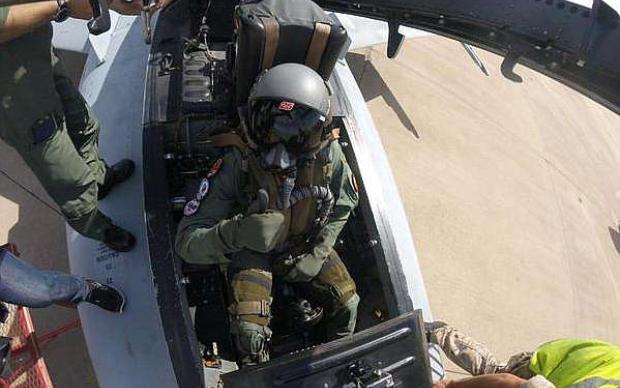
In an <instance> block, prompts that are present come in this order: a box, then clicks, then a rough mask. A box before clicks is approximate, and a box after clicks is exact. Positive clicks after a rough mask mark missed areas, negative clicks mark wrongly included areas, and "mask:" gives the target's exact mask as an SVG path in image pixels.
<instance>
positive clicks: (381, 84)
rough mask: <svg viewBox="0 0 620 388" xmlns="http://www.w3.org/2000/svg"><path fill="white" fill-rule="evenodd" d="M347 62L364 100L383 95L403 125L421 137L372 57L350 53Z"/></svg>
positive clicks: (417, 136) (414, 134)
mask: <svg viewBox="0 0 620 388" xmlns="http://www.w3.org/2000/svg"><path fill="white" fill-rule="evenodd" d="M347 63H348V64H349V67H350V69H351V73H353V77H354V78H355V81H356V82H357V84H358V85H359V88H360V91H361V92H362V95H363V96H364V101H366V102H368V101H370V100H372V99H373V98H375V97H379V96H381V97H383V100H384V101H385V103H386V104H388V106H389V107H390V108H391V109H392V110H393V111H394V113H396V116H398V119H399V120H400V122H401V123H402V124H403V126H404V127H405V128H407V130H408V131H409V132H411V133H412V134H413V136H415V137H416V138H417V139H419V138H420V135H419V134H418V131H417V130H416V128H415V126H414V125H413V122H412V121H411V120H410V119H409V116H408V115H407V113H406V112H405V109H403V107H402V105H400V102H399V101H398V99H397V98H396V96H394V94H392V91H391V90H390V87H389V86H388V85H387V84H386V83H385V81H384V80H383V78H382V77H381V74H379V72H378V71H377V69H376V68H375V66H374V65H373V63H372V62H371V61H370V59H369V58H367V57H366V55H364V54H358V53H348V54H347Z"/></svg>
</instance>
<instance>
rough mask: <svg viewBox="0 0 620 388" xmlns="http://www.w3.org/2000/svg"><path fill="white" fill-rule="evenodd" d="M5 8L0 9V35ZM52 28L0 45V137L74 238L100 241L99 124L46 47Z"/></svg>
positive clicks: (102, 218)
mask: <svg viewBox="0 0 620 388" xmlns="http://www.w3.org/2000/svg"><path fill="white" fill-rule="evenodd" d="M8 10H9V8H8V7H0V30H1V29H2V28H3V26H4V22H5V20H6V17H7V14H8ZM52 32H53V31H52V25H51V23H48V24H46V25H44V26H42V27H40V28H38V29H37V30H35V31H33V32H31V33H27V34H25V35H22V36H20V37H18V38H16V39H13V40H10V41H8V42H4V43H0V138H1V139H2V140H4V141H5V142H6V143H7V144H9V145H10V146H11V147H13V148H15V149H16V150H17V152H18V153H19V154H20V155H21V157H22V158H23V159H24V161H25V162H26V163H27V164H28V166H29V167H30V168H31V169H32V171H33V172H34V174H35V175H36V176H37V178H38V179H39V181H40V182H41V184H42V185H43V187H44V188H45V190H46V191H47V192H48V194H49V195H50V196H51V197H52V198H53V199H54V201H55V202H56V203H57V204H58V206H59V207H60V209H61V211H62V213H63V214H64V215H65V218H66V219H67V222H68V223H69V224H70V225H71V226H72V227H73V228H74V229H75V230H76V231H77V232H79V233H80V234H82V235H84V236H86V237H90V238H94V239H97V240H102V239H103V235H104V230H105V229H106V228H107V227H108V226H110V225H111V224H110V221H109V219H108V218H107V217H106V216H104V215H103V214H102V213H101V212H99V211H98V210H97V191H98V185H101V184H103V181H104V178H105V172H106V164H105V163H104V161H103V160H102V159H101V158H100V157H99V152H98V150H97V141H98V136H99V123H98V122H97V120H96V119H95V117H94V116H93V114H92V112H91V110H90V108H89V107H88V105H87V104H86V101H84V98H83V97H82V96H81V95H80V93H79V91H78V90H77V88H76V87H75V86H74V85H73V83H72V81H71V80H70V79H69V78H68V77H67V75H66V74H65V71H64V69H63V67H62V64H61V63H60V61H59V60H58V58H57V57H56V55H55V54H54V52H53V50H52V46H51V40H52Z"/></svg>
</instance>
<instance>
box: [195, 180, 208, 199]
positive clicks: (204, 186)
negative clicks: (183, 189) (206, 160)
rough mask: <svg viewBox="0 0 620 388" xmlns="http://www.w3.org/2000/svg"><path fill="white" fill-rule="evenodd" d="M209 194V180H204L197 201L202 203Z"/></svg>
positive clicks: (197, 194)
mask: <svg viewBox="0 0 620 388" xmlns="http://www.w3.org/2000/svg"><path fill="white" fill-rule="evenodd" d="M208 193H209V180H208V179H207V178H203V179H202V181H200V186H199V187H198V193H196V199H197V200H199V201H202V200H203V199H204V198H205V197H206V196H207V194H208Z"/></svg>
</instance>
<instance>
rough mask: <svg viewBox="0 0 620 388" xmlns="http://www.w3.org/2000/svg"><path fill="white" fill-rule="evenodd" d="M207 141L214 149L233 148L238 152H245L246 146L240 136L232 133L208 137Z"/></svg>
mask: <svg viewBox="0 0 620 388" xmlns="http://www.w3.org/2000/svg"><path fill="white" fill-rule="evenodd" d="M209 140H210V141H211V143H212V144H213V145H214V146H216V147H228V146H234V147H237V148H239V150H240V151H247V150H248V145H247V144H245V142H244V141H243V139H242V138H241V136H239V135H238V134H236V133H234V132H226V133H220V134H217V135H212V136H209Z"/></svg>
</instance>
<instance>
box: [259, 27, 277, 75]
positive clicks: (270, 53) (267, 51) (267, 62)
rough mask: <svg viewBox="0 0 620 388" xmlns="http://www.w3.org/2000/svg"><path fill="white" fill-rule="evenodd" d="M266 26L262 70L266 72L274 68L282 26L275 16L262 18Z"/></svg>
mask: <svg viewBox="0 0 620 388" xmlns="http://www.w3.org/2000/svg"><path fill="white" fill-rule="evenodd" d="M260 19H261V20H262V22H263V25H264V26H265V45H264V46H263V60H262V69H261V70H266V69H269V68H270V67H272V66H273V60H274V58H275V57H276V51H277V50H278V42H279V41H280V24H278V21H277V20H276V19H275V18H274V17H273V16H268V17H261V18H260Z"/></svg>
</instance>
